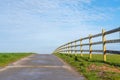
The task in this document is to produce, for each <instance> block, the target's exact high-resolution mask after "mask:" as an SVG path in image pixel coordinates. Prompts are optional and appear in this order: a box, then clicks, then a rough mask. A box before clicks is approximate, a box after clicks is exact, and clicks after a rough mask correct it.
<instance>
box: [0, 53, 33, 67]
mask: <svg viewBox="0 0 120 80" xmlns="http://www.w3.org/2000/svg"><path fill="white" fill-rule="evenodd" d="M31 54H32V53H0V67H4V66H6V65H8V64H10V63H12V62H15V61H17V60H19V59H21V58H23V57H26V56H29V55H31Z"/></svg>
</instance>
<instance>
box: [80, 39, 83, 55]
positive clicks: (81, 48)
mask: <svg viewBox="0 0 120 80" xmlns="http://www.w3.org/2000/svg"><path fill="white" fill-rule="evenodd" d="M80 52H81V53H80V55H81V56H83V54H82V39H80Z"/></svg>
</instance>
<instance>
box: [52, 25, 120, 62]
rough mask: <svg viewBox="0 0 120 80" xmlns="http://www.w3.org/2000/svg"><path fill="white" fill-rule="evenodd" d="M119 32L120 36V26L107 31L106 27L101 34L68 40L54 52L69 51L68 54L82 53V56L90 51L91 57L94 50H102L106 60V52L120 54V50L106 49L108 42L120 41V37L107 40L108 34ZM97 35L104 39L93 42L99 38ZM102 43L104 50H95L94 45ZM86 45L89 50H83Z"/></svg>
mask: <svg viewBox="0 0 120 80" xmlns="http://www.w3.org/2000/svg"><path fill="white" fill-rule="evenodd" d="M117 32H119V36H120V27H118V28H116V29H112V30H109V31H105V30H104V29H102V32H101V33H99V34H95V35H92V34H89V36H87V37H84V38H81V39H78V40H74V41H71V42H68V43H66V44H64V45H61V46H60V47H58V48H57V49H56V50H55V51H54V53H68V54H71V53H73V54H75V55H76V54H77V53H80V55H81V56H83V52H89V58H92V53H93V52H101V53H103V60H104V61H106V53H114V54H120V50H107V49H106V47H107V46H106V44H110V43H118V44H119V43H120V38H118V39H111V40H107V39H106V35H109V34H112V33H117ZM97 37H101V38H102V40H101V41H97V42H93V41H92V39H94V38H97ZM85 40H89V42H88V43H82V42H83V41H85ZM99 44H102V50H93V49H92V47H93V45H99ZM84 46H89V49H88V50H83V47H84Z"/></svg>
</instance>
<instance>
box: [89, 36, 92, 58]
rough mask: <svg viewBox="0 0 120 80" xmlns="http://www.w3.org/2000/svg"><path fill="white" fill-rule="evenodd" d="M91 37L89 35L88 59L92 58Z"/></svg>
mask: <svg viewBox="0 0 120 80" xmlns="http://www.w3.org/2000/svg"><path fill="white" fill-rule="evenodd" d="M91 39H92V35H91V34H90V35H89V58H90V59H91V58H92V40H91Z"/></svg>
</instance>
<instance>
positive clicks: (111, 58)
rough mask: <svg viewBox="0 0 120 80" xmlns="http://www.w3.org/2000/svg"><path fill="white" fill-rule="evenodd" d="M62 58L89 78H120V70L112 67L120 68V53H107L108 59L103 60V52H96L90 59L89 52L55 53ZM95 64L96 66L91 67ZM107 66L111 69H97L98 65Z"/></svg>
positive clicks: (97, 79)
mask: <svg viewBox="0 0 120 80" xmlns="http://www.w3.org/2000/svg"><path fill="white" fill-rule="evenodd" d="M55 55H56V56H58V57H60V58H62V59H63V60H64V61H65V62H67V63H69V64H70V65H71V66H73V67H74V68H75V69H76V70H77V71H78V72H80V74H82V75H84V76H85V77H86V79H87V80H120V72H115V71H114V72H113V71H112V69H113V70H114V69H117V70H120V55H110V54H109V55H107V61H106V62H104V61H103V56H102V55H101V54H94V55H93V57H92V59H89V55H88V54H84V55H83V57H81V56H80V55H77V56H75V55H72V54H71V55H68V54H57V53H56V54H55ZM91 66H95V67H93V68H92V67H91ZM102 66H105V67H106V68H108V69H111V70H108V71H107V70H106V71H104V70H105V69H103V70H99V69H98V70H97V69H96V68H97V67H99V68H100V67H102Z"/></svg>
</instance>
